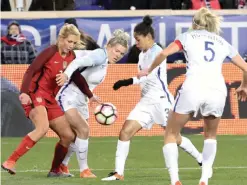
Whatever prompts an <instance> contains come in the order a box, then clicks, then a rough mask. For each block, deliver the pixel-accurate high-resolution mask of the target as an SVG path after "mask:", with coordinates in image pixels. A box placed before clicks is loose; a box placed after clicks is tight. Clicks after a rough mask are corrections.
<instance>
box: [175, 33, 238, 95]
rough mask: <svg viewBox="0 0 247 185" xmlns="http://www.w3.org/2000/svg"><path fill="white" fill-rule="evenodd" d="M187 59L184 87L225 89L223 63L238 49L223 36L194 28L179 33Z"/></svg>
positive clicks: (234, 54) (235, 53)
mask: <svg viewBox="0 0 247 185" xmlns="http://www.w3.org/2000/svg"><path fill="white" fill-rule="evenodd" d="M176 40H179V41H180V42H181V44H182V46H183V51H184V55H185V57H186V60H187V72H186V80H185V82H184V84H183V86H182V89H191V88H196V89H198V90H200V89H201V90H204V89H205V88H206V89H208V88H213V89H217V90H219V91H223V92H224V93H225V94H226V93H227V91H226V86H225V82H224V78H223V75H222V63H223V62H224V60H225V58H226V57H229V58H232V57H234V56H236V55H237V51H236V50H235V49H234V48H233V47H232V46H231V45H230V44H229V43H228V42H227V41H225V40H224V39H223V38H222V37H220V36H218V35H216V34H214V33H211V32H208V31H206V30H193V31H189V32H186V33H183V34H181V35H179V36H178V37H177V38H176Z"/></svg>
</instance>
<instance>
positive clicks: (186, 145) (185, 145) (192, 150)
mask: <svg viewBox="0 0 247 185" xmlns="http://www.w3.org/2000/svg"><path fill="white" fill-rule="evenodd" d="M179 147H180V148H182V149H183V150H184V151H185V152H187V153H188V154H190V155H191V156H192V157H194V158H195V159H196V160H197V162H198V163H201V162H202V155H201V154H200V153H199V151H198V150H197V149H196V147H195V146H194V145H193V144H192V142H191V141H190V140H189V139H188V138H186V137H183V136H182V142H181V144H180V145H179Z"/></svg>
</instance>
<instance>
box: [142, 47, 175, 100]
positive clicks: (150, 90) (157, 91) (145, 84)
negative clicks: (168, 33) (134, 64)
mask: <svg viewBox="0 0 247 185" xmlns="http://www.w3.org/2000/svg"><path fill="white" fill-rule="evenodd" d="M161 51H162V48H161V47H160V46H158V45H157V44H156V43H155V44H154V45H153V46H152V48H150V49H149V50H147V51H146V52H143V51H142V52H141V53H140V55H139V61H138V71H140V70H144V69H147V68H149V67H150V66H151V64H152V63H153V61H154V59H155V58H156V56H157V55H158V54H159V53H160V52H161ZM144 78H146V79H145V80H143V81H142V80H141V82H140V86H141V96H142V99H141V101H150V102H153V103H156V102H159V101H160V97H165V98H167V99H168V101H169V102H170V103H172V101H173V97H172V96H171V94H170V93H169V91H168V88H167V73H166V62H164V63H162V64H161V65H159V66H158V67H156V68H155V69H154V70H153V71H152V73H151V74H149V75H148V76H147V77H144Z"/></svg>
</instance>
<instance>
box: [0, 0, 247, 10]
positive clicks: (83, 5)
mask: <svg viewBox="0 0 247 185" xmlns="http://www.w3.org/2000/svg"><path fill="white" fill-rule="evenodd" d="M201 7H208V8H212V9H242V8H245V9H247V0H2V1H1V11H52V10H54V11H58V10H128V9H131V10H135V9H137V10H139V9H173V10H181V9H200V8H201Z"/></svg>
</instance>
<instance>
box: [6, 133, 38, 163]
mask: <svg viewBox="0 0 247 185" xmlns="http://www.w3.org/2000/svg"><path fill="white" fill-rule="evenodd" d="M35 144H36V142H35V141H33V140H32V139H31V138H30V137H29V136H28V135H26V136H25V137H24V138H23V139H22V141H21V143H20V144H19V146H18V147H17V148H16V149H15V151H14V152H13V153H12V155H11V156H10V157H9V159H8V160H10V161H15V162H16V161H17V160H18V159H19V158H20V157H21V156H23V155H24V154H25V153H26V152H27V151H29V150H30V149H31V148H32V147H33V146H34V145H35Z"/></svg>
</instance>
